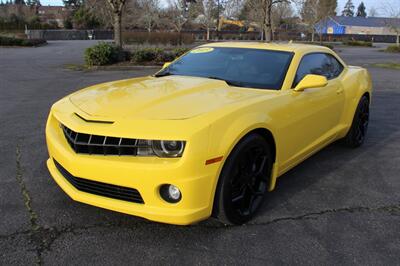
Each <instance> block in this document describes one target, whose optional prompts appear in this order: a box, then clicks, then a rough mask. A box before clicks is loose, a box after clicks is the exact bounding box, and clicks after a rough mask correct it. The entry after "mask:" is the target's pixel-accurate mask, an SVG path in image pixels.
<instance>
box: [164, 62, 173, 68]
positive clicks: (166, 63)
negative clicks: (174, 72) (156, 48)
mask: <svg viewBox="0 0 400 266" xmlns="http://www.w3.org/2000/svg"><path fill="white" fill-rule="evenodd" d="M170 64H171V62H165V63H164V65H163V67H162V68H166V67H168V66H169V65H170Z"/></svg>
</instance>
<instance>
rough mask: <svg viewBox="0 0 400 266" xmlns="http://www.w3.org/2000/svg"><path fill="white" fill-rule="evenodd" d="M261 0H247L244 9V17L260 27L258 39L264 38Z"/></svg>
mask: <svg viewBox="0 0 400 266" xmlns="http://www.w3.org/2000/svg"><path fill="white" fill-rule="evenodd" d="M262 5H263V0H248V1H247V2H246V4H245V9H246V10H247V12H246V13H247V14H245V15H246V18H247V19H248V20H250V21H254V22H256V24H257V25H258V26H259V27H260V29H261V36H260V39H261V40H264V27H263V24H264V21H265V16H264V9H262V8H261V7H262Z"/></svg>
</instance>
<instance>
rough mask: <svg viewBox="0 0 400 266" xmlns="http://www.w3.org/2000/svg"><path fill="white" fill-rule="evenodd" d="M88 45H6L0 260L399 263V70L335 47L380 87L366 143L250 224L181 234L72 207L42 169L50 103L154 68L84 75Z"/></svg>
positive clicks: (290, 182)
mask: <svg viewBox="0 0 400 266" xmlns="http://www.w3.org/2000/svg"><path fill="white" fill-rule="evenodd" d="M93 44H94V42H90V41H72V42H69V41H59V42H50V43H49V45H48V46H44V47H39V48H0V127H1V130H0V151H1V154H2V155H1V156H0V184H1V185H0V215H1V216H0V217H2V219H1V220H0V251H1V252H0V264H1V265H9V264H16V265H19V264H37V265H60V264H61V265H63V264H73V265H77V264H80V265H82V264H99V265H111V264H124V263H129V264H133V263H134V264H222V265H227V264H256V265H259V264H260V265H261V264H262V265H265V264H313V265H314V264H315V265H321V264H323V265H337V264H345V265H354V264H363V265H377V264H379V265H398V264H400V193H399V191H400V175H399V171H400V75H399V74H400V72H399V71H398V70H391V69H381V68H370V67H369V65H370V64H373V63H387V62H400V55H393V54H386V53H382V52H379V49H380V48H379V47H378V48H339V50H340V54H341V55H342V56H343V58H344V59H345V60H346V61H347V62H348V63H349V64H353V65H363V66H366V67H368V68H369V70H370V72H371V74H372V77H373V81H374V87H375V91H374V95H373V102H372V108H371V112H372V114H371V123H370V128H369V132H368V138H367V141H366V143H365V145H364V146H363V147H361V148H359V149H355V150H351V149H347V148H345V147H342V146H341V145H339V144H336V143H335V144H332V145H330V146H329V147H327V148H325V149H324V150H322V151H321V152H319V153H318V154H316V155H315V156H313V157H311V158H310V159H308V160H307V161H305V162H303V163H302V164H301V165H299V166H297V167H296V168H294V169H293V170H291V171H290V172H288V173H287V174H285V175H284V176H282V177H281V178H280V179H279V180H278V184H277V188H276V190H275V191H274V192H272V193H270V194H269V195H268V196H267V198H266V202H265V204H264V205H263V207H262V209H261V211H260V214H259V215H258V216H257V217H256V218H255V219H254V220H253V221H252V222H251V223H249V224H247V225H244V226H236V227H225V226H222V225H220V224H219V223H218V222H216V221H214V220H211V219H210V220H207V221H203V222H201V223H198V224H195V225H192V226H186V227H180V226H172V225H164V224H159V223H154V222H149V221H146V220H144V219H141V218H137V217H133V216H128V215H124V214H120V213H116V212H111V211H108V210H103V209H99V208H96V207H92V206H88V205H84V204H81V203H77V202H74V201H72V200H71V199H70V198H69V197H68V196H67V195H66V194H64V193H63V192H62V191H61V189H60V188H59V187H58V186H57V185H56V184H55V182H54V181H53V180H52V179H51V177H50V175H49V174H48V172H47V169H46V166H45V162H46V160H47V151H46V146H45V139H44V127H45V122H46V118H47V114H48V110H49V108H50V106H51V104H52V103H54V102H55V101H56V100H57V99H59V98H61V97H62V96H64V95H66V94H69V93H71V92H73V91H75V90H77V89H80V88H83V87H85V86H88V85H91V84H96V83H100V82H104V81H109V80H117V79H122V78H128V77H134V76H141V75H147V74H150V73H153V72H154V70H151V69H143V70H131V71H127V70H124V71H95V72H90V71H89V72H80V71H71V70H67V69H65V68H64V67H63V66H64V65H66V64H79V63H82V53H83V49H84V48H85V47H89V46H91V45H93Z"/></svg>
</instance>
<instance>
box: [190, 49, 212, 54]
mask: <svg viewBox="0 0 400 266" xmlns="http://www.w3.org/2000/svg"><path fill="white" fill-rule="evenodd" d="M212 51H214V48H212V47H202V48H197V49H194V50H192V51H190V53H191V54H203V53H210V52H212Z"/></svg>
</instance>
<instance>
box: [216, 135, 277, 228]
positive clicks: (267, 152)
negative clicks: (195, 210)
mask: <svg viewBox="0 0 400 266" xmlns="http://www.w3.org/2000/svg"><path fill="white" fill-rule="evenodd" d="M272 162H273V158H272V152H271V146H270V144H269V143H268V142H267V141H266V140H265V139H264V138H263V137H262V136H260V135H259V134H250V135H248V136H246V137H245V138H244V139H242V140H241V141H240V142H239V143H238V144H237V145H236V147H235V148H234V149H233V151H232V152H231V154H230V155H229V157H228V159H227V161H226V162H225V165H224V167H223V169H222V172H221V176H220V180H219V182H218V187H217V191H216V196H215V200H214V210H213V216H214V217H216V218H217V219H218V220H219V221H221V222H222V223H224V224H237V225H240V224H243V223H246V222H247V221H249V220H250V219H252V218H253V217H254V215H255V214H256V212H257V211H258V209H259V207H260V206H261V204H262V202H263V199H264V196H265V194H266V193H267V191H268V184H269V181H270V177H271V170H272Z"/></svg>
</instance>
